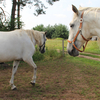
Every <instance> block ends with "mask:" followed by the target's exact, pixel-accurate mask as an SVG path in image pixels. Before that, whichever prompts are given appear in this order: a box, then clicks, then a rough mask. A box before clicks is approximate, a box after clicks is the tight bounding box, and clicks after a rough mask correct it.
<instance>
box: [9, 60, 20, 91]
mask: <svg viewBox="0 0 100 100" xmlns="http://www.w3.org/2000/svg"><path fill="white" fill-rule="evenodd" d="M19 62H20V61H14V62H13V68H12V76H11V80H10V85H11V89H12V90H16V89H17V88H16V86H15V85H14V75H15V73H16V71H17V68H18V65H19Z"/></svg>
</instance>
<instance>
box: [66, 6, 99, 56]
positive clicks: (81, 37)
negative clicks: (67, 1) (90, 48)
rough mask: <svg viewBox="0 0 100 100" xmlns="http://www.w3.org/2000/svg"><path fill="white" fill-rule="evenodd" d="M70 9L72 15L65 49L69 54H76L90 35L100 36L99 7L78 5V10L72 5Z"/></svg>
mask: <svg viewBox="0 0 100 100" xmlns="http://www.w3.org/2000/svg"><path fill="white" fill-rule="evenodd" d="M72 10H73V12H74V16H73V19H72V21H71V23H70V31H69V38H68V45H67V51H68V53H69V54H70V55H71V56H78V55H79V51H80V52H82V50H79V49H80V48H81V47H82V46H83V45H84V43H85V42H86V44H87V42H88V41H89V40H90V38H91V37H92V36H98V37H100V8H92V7H85V8H82V7H80V8H79V10H78V9H77V8H76V7H75V6H74V5H72ZM86 44H85V47H86ZM85 47H84V46H83V51H84V50H85Z"/></svg>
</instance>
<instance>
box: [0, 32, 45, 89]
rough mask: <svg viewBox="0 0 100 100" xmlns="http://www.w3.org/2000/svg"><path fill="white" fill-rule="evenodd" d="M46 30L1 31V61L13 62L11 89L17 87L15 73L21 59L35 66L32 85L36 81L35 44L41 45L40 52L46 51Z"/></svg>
mask: <svg viewBox="0 0 100 100" xmlns="http://www.w3.org/2000/svg"><path fill="white" fill-rule="evenodd" d="M45 41H46V32H39V31H35V30H15V31H10V32H0V62H8V61H14V62H13V69H12V76H11V80H10V84H11V89H12V90H14V89H16V86H15V85H14V75H15V73H16V71H17V68H18V65H19V62H20V60H23V61H24V62H26V63H27V64H29V65H30V66H32V67H33V68H34V75H33V78H32V81H31V84H32V85H35V82H36V70H37V66H36V64H35V63H34V61H33V59H32V56H33V54H34V52H35V45H36V44H37V45H38V46H39V47H40V49H39V50H40V52H41V53H44V52H45Z"/></svg>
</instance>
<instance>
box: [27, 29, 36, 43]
mask: <svg viewBox="0 0 100 100" xmlns="http://www.w3.org/2000/svg"><path fill="white" fill-rule="evenodd" d="M26 32H27V34H28V36H29V38H30V39H31V41H32V42H33V44H34V45H36V39H35V36H34V31H33V30H26Z"/></svg>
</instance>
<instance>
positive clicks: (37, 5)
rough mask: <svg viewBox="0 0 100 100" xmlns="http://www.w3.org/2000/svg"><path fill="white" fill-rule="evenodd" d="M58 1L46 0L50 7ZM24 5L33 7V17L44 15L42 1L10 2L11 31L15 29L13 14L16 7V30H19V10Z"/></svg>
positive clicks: (1, 0) (21, 0) (17, 0)
mask: <svg viewBox="0 0 100 100" xmlns="http://www.w3.org/2000/svg"><path fill="white" fill-rule="evenodd" d="M3 1H5V0H0V3H2V2H3ZM56 1H59V0H46V2H47V3H49V4H50V5H53V3H54V2H56ZM26 5H29V7H30V8H31V7H32V6H35V12H34V15H35V16H38V15H40V14H45V13H46V12H45V9H47V7H45V5H44V4H43V2H42V0H12V11H11V30H14V29H15V12H16V7H18V13H17V17H18V18H17V19H18V21H17V23H18V28H20V9H23V7H25V6H26Z"/></svg>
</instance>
